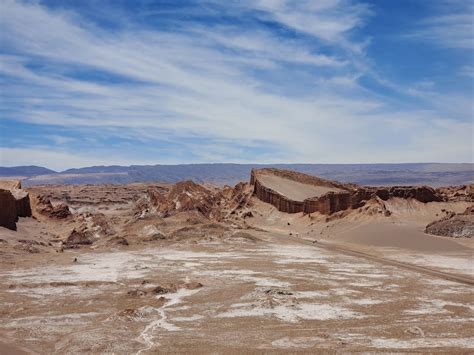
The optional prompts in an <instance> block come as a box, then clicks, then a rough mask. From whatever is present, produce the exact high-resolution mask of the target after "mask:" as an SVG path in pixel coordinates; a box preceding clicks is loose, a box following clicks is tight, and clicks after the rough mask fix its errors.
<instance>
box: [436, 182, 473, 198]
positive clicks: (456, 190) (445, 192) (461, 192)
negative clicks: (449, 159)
mask: <svg viewBox="0 0 474 355" xmlns="http://www.w3.org/2000/svg"><path fill="white" fill-rule="evenodd" d="M436 192H437V193H438V194H440V195H441V196H442V197H443V200H445V201H453V202H456V201H467V202H474V184H468V185H460V186H447V187H440V188H438V189H436Z"/></svg>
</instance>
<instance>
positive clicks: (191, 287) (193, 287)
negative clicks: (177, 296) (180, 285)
mask: <svg viewBox="0 0 474 355" xmlns="http://www.w3.org/2000/svg"><path fill="white" fill-rule="evenodd" d="M202 286H203V285H202V283H200V282H188V283H185V284H184V287H185V288H187V289H188V290H196V289H198V288H201V287H202Z"/></svg>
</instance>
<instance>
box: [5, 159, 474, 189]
mask: <svg viewBox="0 0 474 355" xmlns="http://www.w3.org/2000/svg"><path fill="white" fill-rule="evenodd" d="M264 167H275V168H281V169H290V170H295V171H299V172H302V173H306V174H311V175H317V176H320V177H323V178H326V179H332V180H338V181H341V182H353V183H357V184H362V185H431V186H445V185H462V184H466V183H472V182H474V164H443V163H414V164H268V165H266V164H227V163H223V164H182V165H132V166H116V165H114V166H91V167H86V168H78V169H68V170H65V171H61V172H56V171H53V170H50V169H47V168H43V167H39V166H17V167H0V177H2V178H6V177H22V179H23V184H24V185H26V186H28V185H40V184H105V183H117V184H118V183H132V182H150V181H156V182H176V181H181V180H193V181H195V182H198V183H213V184H217V185H224V184H228V185H234V184H236V183H237V182H240V181H248V180H249V176H250V170H251V169H252V168H264Z"/></svg>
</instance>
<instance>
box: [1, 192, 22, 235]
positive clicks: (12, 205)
mask: <svg viewBox="0 0 474 355" xmlns="http://www.w3.org/2000/svg"><path fill="white" fill-rule="evenodd" d="M17 220H18V215H17V213H16V201H15V198H14V197H13V195H12V193H11V192H10V191H8V190H4V189H0V226H2V227H6V228H8V229H12V230H16V221H17Z"/></svg>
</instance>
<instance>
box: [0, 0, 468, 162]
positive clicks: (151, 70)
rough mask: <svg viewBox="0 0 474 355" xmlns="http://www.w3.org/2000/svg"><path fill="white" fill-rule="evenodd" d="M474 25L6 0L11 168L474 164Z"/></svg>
mask: <svg viewBox="0 0 474 355" xmlns="http://www.w3.org/2000/svg"><path fill="white" fill-rule="evenodd" d="M473 12H474V2H473V1H465V0H463V1H454V0H437V1H424V0H420V1H416V0H412V1H407V0H399V1H350V0H320V1H315V0H313V1H306V0H298V1H296V0H274V1H271V0H254V1H250V0H240V1H237V0H227V1H218V0H203V1H191V0H188V1H178V0H161V1H151V0H147V1H105V0H100V1H99V0H96V1H86V0H81V1H80V0H76V1H12V0H0V34H1V37H0V40H1V42H0V48H1V55H0V78H1V79H0V80H1V92H0V99H1V101H0V115H1V116H0V129H1V131H0V132H1V133H0V134H1V135H0V147H1V153H0V154H1V155H0V165H3V166H13V165H26V164H28V165H30V164H35V165H42V166H46V167H50V168H53V169H65V168H69V167H81V166H89V165H112V164H122V165H129V164H176V163H198V162H237V163H239V162H254V163H257V162H258V163H276V162H288V163H292V162H301V163H303V162H305V163H378V162H389V163H390V162H472V159H473V156H472V155H473V94H474V86H473V85H474V84H473V83H474V82H473V80H474V51H473V49H474V39H473V20H474V15H473Z"/></svg>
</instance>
